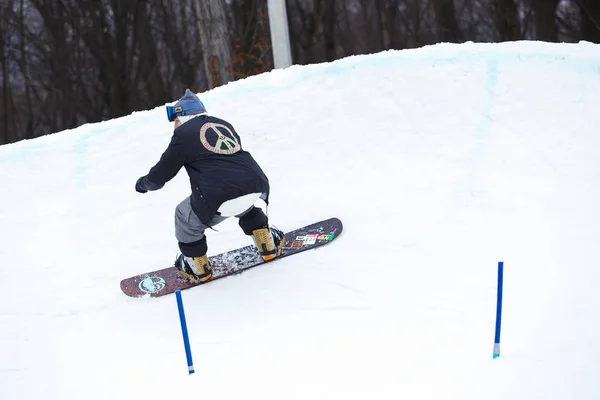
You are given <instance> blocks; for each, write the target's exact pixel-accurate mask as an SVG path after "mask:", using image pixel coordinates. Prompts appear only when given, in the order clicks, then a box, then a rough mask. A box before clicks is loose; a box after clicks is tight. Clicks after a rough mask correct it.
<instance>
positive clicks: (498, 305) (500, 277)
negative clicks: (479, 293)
mask: <svg viewBox="0 0 600 400" xmlns="http://www.w3.org/2000/svg"><path fill="white" fill-rule="evenodd" d="M503 275H504V262H502V261H500V262H498V299H497V301H496V337H495V339H494V358H498V357H500V324H501V321H502V280H503Z"/></svg>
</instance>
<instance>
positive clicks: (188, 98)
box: [174, 89, 206, 115]
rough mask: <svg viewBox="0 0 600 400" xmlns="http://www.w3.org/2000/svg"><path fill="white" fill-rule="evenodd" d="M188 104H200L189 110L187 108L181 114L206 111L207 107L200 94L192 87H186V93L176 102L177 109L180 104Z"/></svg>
mask: <svg viewBox="0 0 600 400" xmlns="http://www.w3.org/2000/svg"><path fill="white" fill-rule="evenodd" d="M187 104H198V107H194V108H191V109H188V110H185V111H184V112H183V113H181V114H180V115H196V114H202V113H206V108H204V104H202V102H201V101H200V99H199V98H198V96H196V95H195V94H194V93H193V92H192V91H190V89H185V94H184V95H183V97H182V98H180V99H179V100H178V101H177V103H175V106H174V107H175V109H177V107H179V106H184V105H187Z"/></svg>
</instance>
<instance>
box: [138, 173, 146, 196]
mask: <svg viewBox="0 0 600 400" xmlns="http://www.w3.org/2000/svg"><path fill="white" fill-rule="evenodd" d="M145 181H146V177H145V176H142V177H141V178H140V179H138V180H137V182H136V183H135V191H136V192H138V193H146V192H147V191H148V189H147V188H146V184H145Z"/></svg>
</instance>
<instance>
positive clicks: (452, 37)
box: [433, 0, 545, 43]
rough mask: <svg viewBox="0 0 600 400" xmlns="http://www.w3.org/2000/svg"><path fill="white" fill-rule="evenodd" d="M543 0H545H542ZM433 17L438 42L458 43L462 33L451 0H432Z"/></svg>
mask: <svg viewBox="0 0 600 400" xmlns="http://www.w3.org/2000/svg"><path fill="white" fill-rule="evenodd" d="M542 1H545V0H542ZM433 7H434V11H435V18H436V20H437V24H438V40H439V41H440V42H451V43H459V42H462V41H463V34H462V32H461V30H460V27H459V26H458V20H457V19H456V11H455V9H454V1H453V0H433Z"/></svg>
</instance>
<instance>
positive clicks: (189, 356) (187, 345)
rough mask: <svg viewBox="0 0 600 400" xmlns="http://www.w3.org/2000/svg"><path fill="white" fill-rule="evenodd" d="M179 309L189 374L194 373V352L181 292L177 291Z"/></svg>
mask: <svg viewBox="0 0 600 400" xmlns="http://www.w3.org/2000/svg"><path fill="white" fill-rule="evenodd" d="M175 295H176V297H177V307H178V308H179V319H180V320H181V333H182V334H183V345H184V346H185V356H186V357H187V364H188V372H189V374H190V375H191V374H193V373H194V363H193V362H192V350H191V349H190V339H189V338H188V332H187V325H186V323H185V312H184V311H183V300H182V299H181V290H176V291H175Z"/></svg>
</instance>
